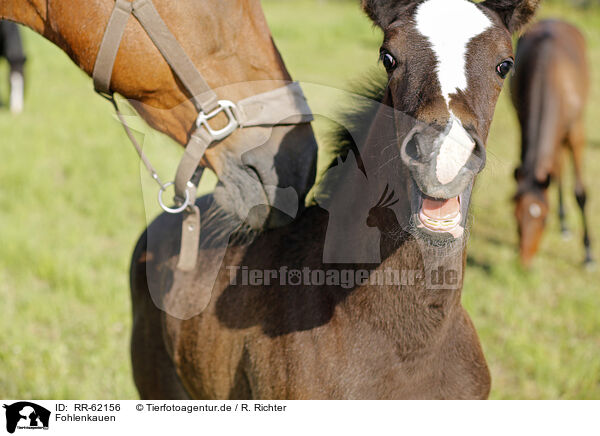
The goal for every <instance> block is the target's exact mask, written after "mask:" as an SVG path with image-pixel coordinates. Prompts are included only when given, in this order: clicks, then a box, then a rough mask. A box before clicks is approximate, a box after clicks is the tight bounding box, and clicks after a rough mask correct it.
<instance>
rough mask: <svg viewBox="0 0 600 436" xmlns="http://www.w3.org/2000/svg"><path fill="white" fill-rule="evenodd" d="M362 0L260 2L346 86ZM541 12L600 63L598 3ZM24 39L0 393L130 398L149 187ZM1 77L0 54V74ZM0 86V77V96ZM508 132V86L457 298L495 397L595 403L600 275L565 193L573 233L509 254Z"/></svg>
mask: <svg viewBox="0 0 600 436" xmlns="http://www.w3.org/2000/svg"><path fill="white" fill-rule="evenodd" d="M357 3H358V1H357V2H349V1H346V2H336V1H331V0H330V1H325V0H321V1H318V0H298V1H295V0H294V1H281V0H264V1H263V5H264V8H265V11H266V14H267V16H268V19H269V22H270V24H271V28H272V31H273V34H274V37H275V40H276V42H277V44H278V46H279V48H280V50H281V51H282V53H283V56H284V58H285V61H286V63H287V65H288V67H289V69H290V70H291V72H292V73H293V75H294V77H295V78H296V79H298V80H302V81H305V82H312V83H318V84H324V85H328V86H333V87H344V86H345V85H344V84H345V83H346V82H347V81H348V80H352V79H356V78H359V77H360V76H361V74H363V73H364V72H365V71H368V70H369V68H372V67H373V66H375V65H376V60H377V53H378V44H379V42H380V35H379V32H378V31H377V30H375V29H373V28H372V27H371V25H370V23H369V22H368V20H367V19H366V18H364V17H363V16H362V14H361V13H360V11H359V10H358V7H357V6H356V4H357ZM541 16H544V17H549V16H554V17H562V18H565V19H567V20H569V21H572V22H574V23H576V24H578V25H579V27H580V28H581V29H582V30H583V31H584V33H585V34H586V37H587V40H588V43H589V48H590V60H591V62H590V63H591V65H592V66H596V65H600V10H598V9H592V10H588V11H585V12H584V11H576V10H573V9H570V8H567V7H564V6H560V5H557V4H552V5H549V6H546V7H544V8H543V9H542V11H541ZM25 42H26V47H27V50H28V53H29V56H30V62H29V63H28V67H27V68H28V76H29V80H28V89H27V101H26V104H27V107H26V112H25V113H24V114H22V115H20V116H18V117H13V116H11V115H10V114H9V113H8V112H7V111H6V110H3V109H2V110H0V132H1V133H0V186H1V189H0V331H1V332H2V333H1V334H0V398H37V399H40V398H42V399H43V398H82V399H96V398H106V399H108V398H135V397H136V396H137V393H136V391H135V388H134V386H133V382H132V377H131V368H130V362H129V351H128V346H129V345H128V341H129V327H130V322H131V321H130V318H131V316H130V303H129V290H128V265H129V256H130V254H131V251H132V249H133V245H134V243H135V241H136V239H137V237H138V235H139V234H140V233H141V231H142V230H143V229H144V227H145V225H146V220H147V217H148V216H151V215H152V214H154V213H156V207H154V206H152V207H148V208H145V207H144V201H143V200H142V185H143V186H146V185H148V186H150V182H149V181H148V178H147V177H146V176H145V175H144V174H143V173H140V167H139V163H138V160H137V157H136V155H135V153H134V151H133V149H132V148H131V146H130V145H129V144H128V142H127V140H126V137H125V135H124V133H123V132H122V130H121V128H120V126H119V125H118V123H117V122H116V121H115V120H114V119H113V117H112V111H111V107H110V105H109V104H108V103H106V102H104V101H103V100H102V99H101V98H99V97H97V96H95V95H94V93H93V91H92V84H91V81H90V79H88V78H87V77H86V76H85V75H84V74H83V73H81V72H80V71H79V70H78V69H77V68H76V67H75V66H74V65H73V64H72V63H71V62H70V60H69V59H68V58H67V57H66V55H64V54H63V53H62V52H61V51H59V50H58V49H57V48H55V47H53V46H52V45H51V44H50V43H48V42H46V41H44V40H43V39H41V38H40V37H38V36H37V35H34V34H33V33H32V32H29V31H27V32H25ZM6 72H7V67H6V65H5V64H1V65H0V77H6ZM599 79H600V69H597V68H594V69H593V89H592V96H591V104H590V108H589V109H590V110H589V111H588V120H589V122H588V137H589V147H588V150H587V159H586V164H587V168H586V170H587V180H588V186H589V191H590V198H591V199H590V206H589V216H590V222H591V229H592V231H593V233H594V236H595V237H596V238H595V240H596V241H597V243H598V244H597V246H596V250H595V252H596V255H597V257H600V245H599V244H600V218H599V217H600V183H599V182H598V181H597V180H595V177H594V176H595V175H596V174H598V173H600V126H599V125H598V123H597V121H596V120H598V119H600V104H599V103H600V86H598V85H599V84H600V80H599ZM6 92H7V89H6V86H5V83H4V80H3V82H2V84H1V85H0V95H1V96H3V97H6ZM308 97H309V101H310V102H311V104H313V105H323V106H330V107H333V106H336V105H338V104H339V103H340V102H338V101H330V100H327V99H326V97H325V96H323V95H320V94H318V93H310V92H308ZM316 127H317V133H318V135H319V137H320V138H321V139H323V138H324V137H325V136H324V135H325V130H326V128H327V123H326V122H325V121H323V120H319V121H317V123H316ZM139 129H140V130H144V128H143V127H142V126H139ZM517 132H518V130H517V125H516V120H515V117H514V115H513V112H512V110H511V107H510V103H509V100H508V98H507V95H506V93H505V94H504V95H503V96H502V97H501V100H500V103H499V105H498V109H497V112H496V117H495V120H494V124H493V126H492V132H491V136H490V140H489V144H488V150H489V160H488V166H487V168H486V171H485V172H484V174H483V175H482V176H481V177H480V178H479V180H478V184H477V187H476V194H475V197H474V200H473V209H472V211H473V215H474V227H473V231H472V236H471V239H470V242H469V248H468V252H469V261H468V270H467V272H466V283H465V287H464V297H463V299H464V304H465V306H466V307H467V309H468V311H469V313H470V314H471V316H472V318H473V320H474V322H475V325H476V327H477V329H478V332H479V334H480V338H481V342H482V345H483V348H484V351H485V354H486V357H487V360H488V363H489V365H490V368H491V371H492V377H493V388H492V395H491V396H492V398H596V399H599V398H600V272H598V271H596V272H586V271H585V270H583V269H582V268H581V266H580V262H581V260H582V259H583V250H582V247H581V242H580V237H579V234H580V228H581V227H580V221H579V215H578V214H577V212H576V205H575V202H574V201H573V199H572V197H569V198H568V202H567V207H568V213H569V217H568V218H569V219H568V220H569V224H570V226H571V229H572V230H573V232H574V235H576V237H575V238H574V239H572V240H570V241H567V242H564V241H562V239H561V238H560V235H559V231H558V223H557V219H556V218H555V214H553V215H552V217H551V219H550V221H549V223H548V231H547V233H546V235H545V238H544V241H543V245H542V247H541V251H540V253H539V255H538V257H537V260H536V263H535V266H534V268H533V270H532V271H530V272H528V273H526V272H524V271H522V270H521V269H520V268H519V267H518V265H517V262H516V248H515V247H516V240H517V238H516V230H515V223H514V220H513V215H512V213H513V212H512V205H511V202H510V198H511V196H512V194H513V192H514V189H515V186H514V182H513V179H512V171H513V169H514V167H515V165H516V162H517V157H518V146H519V144H518V141H517ZM146 134H147V150H148V151H149V154H150V156H151V158H153V162H159V163H160V165H159V167H160V168H159V170H160V171H161V172H162V173H163V174H172V173H173V171H174V169H175V166H176V161H177V157H178V155H179V151H178V149H177V147H176V146H174V145H173V144H171V143H170V142H169V141H167V140H166V139H165V138H163V137H162V136H160V135H158V134H155V133H151V132H146ZM326 160H327V159H326V156H323V159H322V163H326ZM140 174H142V175H140ZM140 180H142V184H140ZM568 186H569V189H572V186H573V183H572V179H571V178H569V179H568ZM145 191H147V192H149V193H150V194H151V195H152V196H153V195H154V190H145ZM150 194H148V195H150ZM551 194H552V199H553V200H554V198H555V191H554V190H552V193H551ZM146 200H147V201H146V202H147V203H148V204H153V200H152V199H150V198H146ZM553 206H556V204H555V202H554V201H553Z"/></svg>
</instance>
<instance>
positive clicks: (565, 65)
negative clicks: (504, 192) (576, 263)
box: [511, 20, 593, 266]
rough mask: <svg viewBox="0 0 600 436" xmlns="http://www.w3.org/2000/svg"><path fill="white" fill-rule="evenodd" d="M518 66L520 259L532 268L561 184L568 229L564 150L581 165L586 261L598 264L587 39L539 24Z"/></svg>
mask: <svg viewBox="0 0 600 436" xmlns="http://www.w3.org/2000/svg"><path fill="white" fill-rule="evenodd" d="M516 59H517V61H516V64H517V68H516V70H515V74H514V77H513V78H512V81H511V88H512V97H513V103H514V106H515V108H516V110H517V114H518V117H519V122H520V123H521V138H522V139H521V143H522V144H521V147H522V148H521V161H522V162H521V166H520V167H518V168H517V169H516V171H515V178H516V180H517V183H518V190H517V194H516V196H515V200H516V210H515V215H516V218H517V223H518V229H519V238H520V248H519V252H520V257H521V262H522V263H523V265H525V266H529V265H530V263H531V260H532V258H533V256H534V255H535V253H536V252H537V250H538V246H539V243H540V240H541V237H542V233H543V231H544V227H545V222H546V217H547V215H548V209H549V206H548V187H549V185H550V182H551V181H552V180H556V183H557V185H558V200H559V209H558V213H559V218H560V225H561V230H562V232H563V234H566V233H567V232H568V231H567V229H566V226H565V223H564V218H565V213H564V208H563V195H562V185H561V170H562V163H563V154H564V153H563V152H564V151H565V150H568V151H570V153H571V155H572V156H573V165H574V167H575V198H576V199H577V204H578V205H579V207H580V209H581V214H582V217H583V244H584V247H585V263H586V264H587V265H590V264H592V263H593V260H592V252H591V247H590V235H589V231H588V224H587V220H586V216H585V204H586V198H587V195H586V189H585V186H584V183H583V174H582V166H583V151H584V147H585V134H584V108H585V103H586V100H587V94H588V89H589V71H588V66H587V62H586V53H585V41H584V38H583V36H582V35H581V33H580V32H579V31H578V30H577V29H576V28H575V27H573V26H572V25H570V24H567V23H565V22H562V21H556V20H548V21H542V22H539V23H537V24H536V25H535V26H533V27H532V28H531V30H529V31H528V32H527V33H526V34H525V35H523V37H522V38H521V39H520V40H519V45H518V49H517V57H516Z"/></svg>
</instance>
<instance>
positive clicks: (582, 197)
mask: <svg viewBox="0 0 600 436" xmlns="http://www.w3.org/2000/svg"><path fill="white" fill-rule="evenodd" d="M568 141H569V145H570V146H571V150H572V152H573V165H574V167H575V198H576V199H577V204H578V205H579V208H580V209H581V216H582V221H583V246H584V247H585V264H586V265H592V264H593V263H594V261H593V258H592V250H591V243H590V234H589V230H588V224H587V218H586V215H585V204H586V201H587V193H586V189H585V185H584V183H583V150H584V146H585V131H584V126H583V120H579V121H577V122H576V123H575V124H574V126H573V127H572V128H571V130H570V132H569V137H568Z"/></svg>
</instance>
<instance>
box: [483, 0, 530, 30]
mask: <svg viewBox="0 0 600 436" xmlns="http://www.w3.org/2000/svg"><path fill="white" fill-rule="evenodd" d="M540 2H541V0H485V1H484V2H483V3H481V4H482V5H483V6H485V7H486V8H488V9H491V10H493V11H495V12H496V13H498V15H500V18H501V19H502V21H503V22H504V24H505V25H506V27H507V28H508V30H509V32H510V33H514V32H516V31H518V30H519V29H521V27H523V26H524V25H525V24H527V23H528V22H529V20H531V19H532V18H533V16H534V14H535V11H536V9H537V7H538V5H539V4H540Z"/></svg>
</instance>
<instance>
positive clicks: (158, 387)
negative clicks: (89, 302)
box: [131, 233, 190, 400]
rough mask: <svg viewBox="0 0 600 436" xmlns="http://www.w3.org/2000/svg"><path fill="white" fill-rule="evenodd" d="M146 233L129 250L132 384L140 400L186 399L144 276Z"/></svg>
mask: <svg viewBox="0 0 600 436" xmlns="http://www.w3.org/2000/svg"><path fill="white" fill-rule="evenodd" d="M147 256H150V255H149V254H148V250H147V238H146V233H144V234H143V235H142V237H141V238H140V240H139V241H138V244H137V246H136V248H135V250H134V252H133V259H132V262H131V304H132V310H133V328H132V333H131V362H132V369H133V378H134V381H135V385H136V387H137V390H138V392H139V394H140V398H142V399H144V400H150V399H155V400H156V399H160V400H189V399H190V397H189V395H188V393H187V392H186V390H185V389H184V387H183V385H182V384H181V380H180V379H179V375H178V374H177V371H176V370H175V366H174V365H173V361H172V360H171V357H170V356H169V353H168V352H167V350H166V348H165V342H164V340H163V332H162V319H161V315H162V312H161V311H160V310H159V309H158V308H157V307H156V306H155V304H154V302H153V301H152V298H151V297H150V291H149V289H148V283H147V278H146V259H147Z"/></svg>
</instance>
